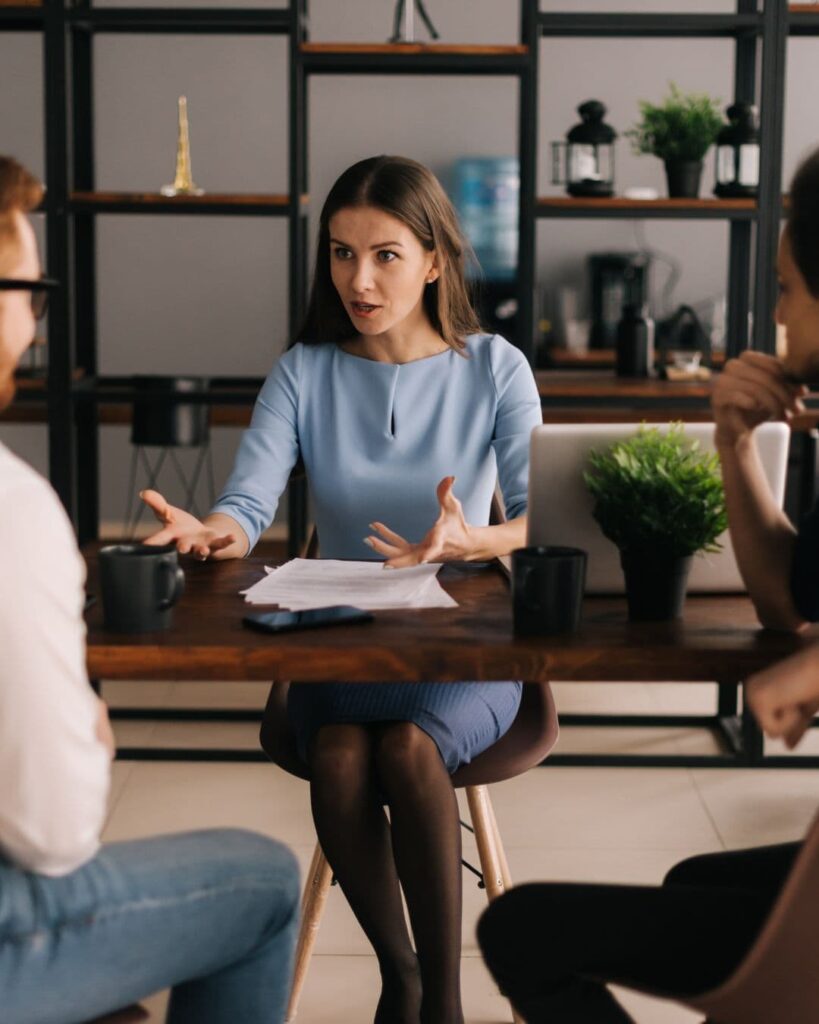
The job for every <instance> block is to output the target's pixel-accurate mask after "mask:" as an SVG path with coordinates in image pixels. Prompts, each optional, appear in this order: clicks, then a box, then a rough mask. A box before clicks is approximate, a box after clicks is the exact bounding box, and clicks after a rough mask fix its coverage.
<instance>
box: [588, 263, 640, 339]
mask: <svg viewBox="0 0 819 1024" xmlns="http://www.w3.org/2000/svg"><path fill="white" fill-rule="evenodd" d="M650 261H651V258H650V256H649V255H648V254H647V253H644V252H604V253H594V254H593V255H591V256H589V276H590V285H591V326H590V329H589V348H598V349H599V348H614V347H615V344H616V342H617V324H618V323H619V322H620V318H621V316H622V315H623V306H625V305H626V304H631V305H635V306H637V307H638V308H641V307H643V306H645V305H646V304H647V303H648V268H649V264H650Z"/></svg>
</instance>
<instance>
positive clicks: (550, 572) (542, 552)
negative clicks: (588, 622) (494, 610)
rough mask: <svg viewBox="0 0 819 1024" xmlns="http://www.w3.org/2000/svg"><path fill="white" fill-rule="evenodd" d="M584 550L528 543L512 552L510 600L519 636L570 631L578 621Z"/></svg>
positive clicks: (584, 578) (574, 628)
mask: <svg viewBox="0 0 819 1024" xmlns="http://www.w3.org/2000/svg"><path fill="white" fill-rule="evenodd" d="M586 558H587V556H586V552H585V551H581V550H580V548H564V547H531V548H518V550H517V551H513V552H512V601H513V612H514V620H515V632H516V633H517V634H519V635H520V636H549V635H551V634H553V633H572V632H574V631H575V630H576V629H577V627H578V626H579V625H580V612H581V608H582V605H583V591H584V590H585V587H586Z"/></svg>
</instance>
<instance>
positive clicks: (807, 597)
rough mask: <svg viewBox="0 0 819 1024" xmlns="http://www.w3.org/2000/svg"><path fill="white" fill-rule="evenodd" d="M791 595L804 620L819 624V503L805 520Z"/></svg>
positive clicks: (794, 564)
mask: <svg viewBox="0 0 819 1024" xmlns="http://www.w3.org/2000/svg"><path fill="white" fill-rule="evenodd" d="M791 594H792V595H793V600H794V603H795V604H796V608H797V611H798V612H799V614H800V615H801V616H802V618H804V619H807V620H808V621H809V622H819V501H817V502H816V504H815V505H814V506H813V508H812V509H811V511H810V512H809V513H808V514H807V515H806V516H805V518H804V519H803V520H802V525H801V527H800V529H799V535H798V536H797V538H796V545H795V546H794V551H793V562H792V564H791Z"/></svg>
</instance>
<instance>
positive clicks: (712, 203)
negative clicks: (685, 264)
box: [536, 196, 757, 220]
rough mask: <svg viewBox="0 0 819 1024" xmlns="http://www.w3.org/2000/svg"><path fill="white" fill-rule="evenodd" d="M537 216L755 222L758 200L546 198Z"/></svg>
mask: <svg viewBox="0 0 819 1024" xmlns="http://www.w3.org/2000/svg"><path fill="white" fill-rule="evenodd" d="M536 209H537V216H538V217H552V218H557V217H567V218H568V217H589V218H591V217H621V218H629V217H641V218H647V219H658V218H667V219H672V218H677V219H682V220H685V219H689V220H753V218H754V217H756V213H757V204H756V200H755V199H624V198H623V197H621V196H613V197H612V198H611V199H575V198H572V197H571V196H544V197H541V198H540V199H538V201H537V207H536Z"/></svg>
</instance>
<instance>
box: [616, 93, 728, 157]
mask: <svg viewBox="0 0 819 1024" xmlns="http://www.w3.org/2000/svg"><path fill="white" fill-rule="evenodd" d="M670 89H671V92H670V93H669V95H668V96H667V98H666V99H665V101H664V102H663V103H662V105H661V106H655V105H654V104H652V103H647V102H646V101H645V100H641V101H640V114H641V115H642V117H641V120H640V122H639V123H638V124H636V125H635V126H634V127H633V128H631V129H630V130H629V131H627V132H626V136H627V137H628V138H630V139H631V142H632V148H633V149H634V152H635V153H650V154H652V155H653V156H657V157H659V158H660V159H661V160H693V161H698V160H702V158H703V157H704V156H705V154H706V153H707V152H708V148H709V146H711V145H712V143H714V142H715V141H716V138H717V134H718V133H719V130H720V128H722V117H721V115H720V111H719V106H718V101H717V100H714V99H712V98H711V97H710V96H708V95H706V94H705V93H683V92H680V90H679V89H678V88H677V86H676V85H675V84H674V83H673V82H671V83H670Z"/></svg>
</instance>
